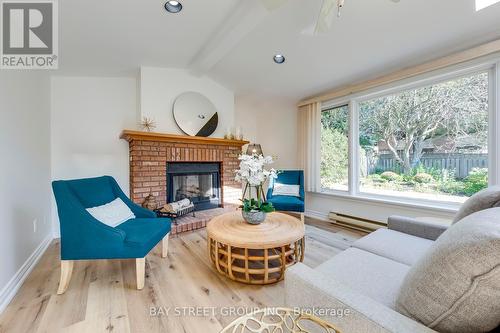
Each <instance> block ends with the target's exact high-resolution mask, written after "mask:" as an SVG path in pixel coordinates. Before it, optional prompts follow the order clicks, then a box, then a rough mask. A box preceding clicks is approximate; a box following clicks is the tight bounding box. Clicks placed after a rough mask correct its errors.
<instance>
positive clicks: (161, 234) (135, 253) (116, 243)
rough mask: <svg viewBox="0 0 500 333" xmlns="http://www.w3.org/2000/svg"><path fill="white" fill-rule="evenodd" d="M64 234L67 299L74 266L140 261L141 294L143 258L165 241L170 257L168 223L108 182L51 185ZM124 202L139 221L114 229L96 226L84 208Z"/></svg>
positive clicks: (63, 276)
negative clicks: (81, 262)
mask: <svg viewBox="0 0 500 333" xmlns="http://www.w3.org/2000/svg"><path fill="white" fill-rule="evenodd" d="M52 189H53V191H54V196H55V199H56V203H57V212H58V214H59V222H60V223H59V224H60V230H61V281H60V283H59V290H58V291H57V293H58V294H63V293H64V292H65V291H66V289H67V287H68V284H69V281H70V279H71V273H72V271H73V265H74V261H75V260H94V259H136V273H137V274H136V275H137V276H136V277H137V289H142V288H143V287H144V275H145V257H146V255H147V254H148V253H149V252H150V251H151V249H153V248H154V247H155V246H156V245H157V244H158V243H159V242H160V241H162V257H163V258H165V257H166V256H167V250H168V236H169V233H170V228H171V226H170V222H171V221H170V219H168V218H157V217H156V214H155V213H154V212H152V211H149V210H147V209H144V208H142V207H140V206H138V205H136V204H135V203H133V202H132V201H131V200H130V199H129V198H128V197H127V196H126V195H125V193H123V191H122V190H121V189H120V187H119V186H118V184H117V182H116V180H115V179H114V178H113V177H110V176H104V177H97V178H87V179H77V180H58V181H54V182H52ZM116 198H120V199H122V200H123V202H124V203H125V204H126V205H127V206H128V207H129V208H130V210H131V211H132V212H133V213H134V215H135V216H136V218H134V219H130V220H128V221H125V222H123V223H122V224H120V225H118V226H116V227H114V228H113V227H110V226H108V225H106V224H104V223H101V222H100V221H98V220H96V219H95V218H94V217H93V216H92V215H90V213H88V212H87V210H86V208H90V207H96V206H101V205H104V204H106V203H108V202H111V201H113V200H115V199H116Z"/></svg>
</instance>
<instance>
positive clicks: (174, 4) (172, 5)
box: [165, 0, 182, 13]
mask: <svg viewBox="0 0 500 333" xmlns="http://www.w3.org/2000/svg"><path fill="white" fill-rule="evenodd" d="M165 9H166V10H167V12H169V13H178V12H180V11H181V10H182V4H181V3H180V2H179V1H174V0H170V1H167V2H166V3H165Z"/></svg>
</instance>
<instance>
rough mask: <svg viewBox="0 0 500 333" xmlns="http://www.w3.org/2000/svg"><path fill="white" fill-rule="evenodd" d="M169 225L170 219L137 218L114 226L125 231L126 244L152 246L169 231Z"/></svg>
mask: <svg viewBox="0 0 500 333" xmlns="http://www.w3.org/2000/svg"><path fill="white" fill-rule="evenodd" d="M170 227H171V226H170V219H162V218H138V219H132V220H128V221H126V222H124V223H122V224H120V225H119V226H117V227H116V228H117V229H120V230H123V231H124V232H125V234H126V236H125V244H126V245H128V246H137V247H146V248H153V247H154V246H155V245H156V244H157V243H158V242H159V241H160V240H162V239H163V237H164V236H165V235H166V234H167V233H168V232H170Z"/></svg>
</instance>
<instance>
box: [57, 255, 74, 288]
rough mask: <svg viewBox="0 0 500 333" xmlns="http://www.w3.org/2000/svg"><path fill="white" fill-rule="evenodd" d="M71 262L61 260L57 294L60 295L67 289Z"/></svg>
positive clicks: (71, 267) (71, 270)
mask: <svg viewBox="0 0 500 333" xmlns="http://www.w3.org/2000/svg"><path fill="white" fill-rule="evenodd" d="M73 264H74V261H73V260H61V279H60V280H59V288H58V289H57V294H58V295H62V294H64V292H66V289H68V285H69V281H70V280H71V274H72V273H73Z"/></svg>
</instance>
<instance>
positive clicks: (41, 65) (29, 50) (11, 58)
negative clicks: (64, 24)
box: [0, 0, 58, 69]
mask: <svg viewBox="0 0 500 333" xmlns="http://www.w3.org/2000/svg"><path fill="white" fill-rule="evenodd" d="M0 17H1V19H2V24H1V29H2V32H1V38H2V40H1V43H0V44H1V62H0V68H2V69H57V66H58V59H57V53H58V40H57V2H56V0H32V1H13V0H10V1H9V0H0Z"/></svg>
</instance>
